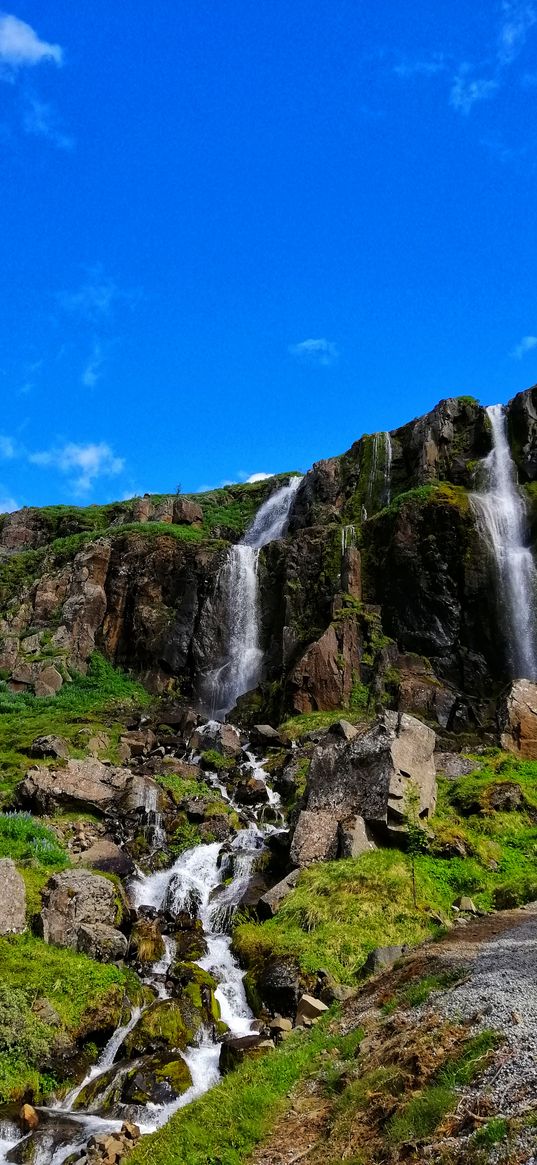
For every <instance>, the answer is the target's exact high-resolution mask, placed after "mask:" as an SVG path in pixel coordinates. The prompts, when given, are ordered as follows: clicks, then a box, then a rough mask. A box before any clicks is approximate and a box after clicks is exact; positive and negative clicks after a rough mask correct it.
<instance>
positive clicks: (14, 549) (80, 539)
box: [0, 388, 537, 731]
mask: <svg viewBox="0 0 537 1165" xmlns="http://www.w3.org/2000/svg"><path fill="white" fill-rule="evenodd" d="M508 424H509V433H510V441H511V448H512V453H513V457H514V459H515V461H516V465H517V469H518V473H519V478H520V481H521V483H522V484H523V486H524V488H525V490H526V493H527V497H528V519H529V536H530V537H532V538H533V537H535V535H536V534H537V529H536V519H535V516H534V513H535V507H534V499H535V494H534V489H535V486H534V481H535V477H536V475H537V388H532V389H528V390H527V391H526V392H523V393H520V394H519V395H518V396H516V397H515V398H514V400H513V401H511V403H510V404H509V406H508ZM490 446H491V434H490V425H489V422H488V418H487V415H486V413H485V410H484V409H483V408H482V407H481V406H480V405H479V404H478V403H477V402H476V401H474V400H473V399H472V398H470V397H460V398H455V399H450V400H446V401H442V402H441V403H440V404H439V405H437V407H436V408H435V409H433V411H432V412H431V413H429V414H427V415H426V416H424V417H421V418H419V419H418V420H416V421H413V422H410V423H409V424H407V425H404V426H403V427H402V428H400V429H397V430H395V431H393V432H392V433H390V434H376V435H373V436H364V437H361V438H360V439H359V440H358V441H357V442H356V443H355V444H354V445H353V446H352V447H351V448H350V449H349V450H348V451H347V452H346V453H344V454H343V455H342V456H340V457H335V458H331V459H330V460H328V461H321V462H318V463H317V464H316V465H314V466H313V468H312V469H311V470H310V471H309V472H308V473H307V474H306V476H305V478H304V480H303V482H302V485H301V487H300V489H299V491H298V494H297V497H296V503H295V506H294V510H293V513H292V516H291V522H290V528H289V533H288V536H287V538H286V539H285V540H284V541H279V542H276V543H273V544H272V545H269V546H268V547H267V548H266V549H265V550H264V551H262V554H261V562H260V596H261V608H262V639H263V647H264V649H265V682H264V684H263V685H262V688H261V690H260V691H259V692H258V694H257V696H256V699H255V701H254V706H255V708H256V714H258V716H259V714H260V713H264V714H265V715H272V717H273V718H274V717H275V718H277V719H279V718H281V716H282V715H283V714H284V713H285V712H286V711H291V712H292V711H296V712H308V711H313V710H327V709H336V708H345V707H349V706H352V704H353V701H354V702H356V701H359V700H362V699H364V698H366V699H368V700H369V701H372V702H373V703H375V702H378V701H381V702H383V703H385V704H387V705H388V706H391V707H395V708H397V709H399V710H407V711H417V712H419V713H420V714H422V715H424V716H425V717H426V718H428V719H430V720H431V721H432V722H434V723H437V724H439V725H440V726H441V727H442V728H443V729H446V730H449V731H461V730H465V729H468V728H472V729H473V728H474V727H475V726H476V725H478V724H486V723H488V722H490V719H491V716H492V715H493V713H494V706H495V700H496V697H497V695H498V693H499V692H500V690H501V689H502V687H503V686H504V685H505V683H506V681H507V679H508V678H509V676H508V665H507V645H506V642H505V630H506V629H505V625H504V621H503V620H502V612H501V610H500V609H499V606H498V588H497V582H496V579H495V567H494V563H493V562H492V561H491V558H490V555H489V554H488V553H487V550H486V547H485V546H484V545H483V540H482V538H481V537H480V536H479V534H478V530H477V527H476V519H475V515H474V512H473V509H472V507H471V505H470V502H469V495H470V493H471V491H472V490H474V489H476V488H478V487H479V481H480V475H481V473H482V461H483V459H484V458H485V457H486V455H487V453H488V452H489V450H490ZM280 483H281V479H274V480H272V481H269V482H263V483H260V484H258V485H256V486H242V487H241V486H236V487H228V488H227V489H225V490H221V491H216V492H213V493H209V494H205V495H199V496H198V497H197V498H187V497H175V498H174V497H160V498H158V497H144V498H138V499H134V500H133V501H132V502H129V503H118V504H117V505H112V506H107V507H89V509H87V510H84V509H82V510H77V509H76V508H74V507H61V506H60V507H55V508H52V509H51V508H49V509H44V510H32V509H26V510H22V511H19V512H18V513H15V514H10V515H6V516H5V517H4V518H3V519H2V520H1V521H2V525H1V530H0V554H1V559H0V602H1V622H0V635H1V639H0V668H1V669H2V675H3V676H4V678H5V679H6V680H7V681H8V683H9V685H10V687H11V688H12V690H15V691H21V690H34V691H35V692H36V693H37V694H42V695H45V694H50V693H51V692H54V691H56V690H58V689H59V687H60V686H61V684H62V683H64V682H66V681H67V680H68V678H69V674H70V672H72V671H73V670H74V671H82V672H83V671H84V670H85V668H86V667H87V663H88V660H89V658H90V655H91V653H92V651H93V650H94V649H95V647H97V648H99V650H100V651H102V652H103V654H104V655H105V656H106V657H107V658H108V659H109V660H110V661H111V662H112V663H114V664H116V665H121V666H122V667H124V668H127V669H130V670H133V671H134V672H136V673H137V674H138V675H140V676H141V677H142V678H143V679H144V681H145V682H146V683H147V684H148V686H149V687H150V688H151V689H153V690H155V691H164V690H166V689H175V690H178V691H179V692H181V693H182V694H184V695H186V696H188V697H190V698H195V697H196V694H197V693H198V690H199V686H200V676H202V675H203V674H204V672H205V671H207V670H208V669H209V668H210V666H211V662H212V661H214V659H215V658H217V657H218V655H219V653H220V652H221V648H222V637H223V636H224V635H225V612H224V611H223V609H222V608H223V606H224V605H225V595H222V588H221V586H220V588H219V578H220V574H219V572H220V571H221V566H222V563H223V561H224V558H225V553H226V547H227V546H228V545H229V543H230V542H232V541H236V540H237V539H238V538H239V537H240V536H241V535H242V533H243V532H244V529H245V527H246V526H247V524H248V522H249V521H250V520H251V518H252V516H253V514H254V513H255V510H256V508H257V507H258V506H259V505H260V504H261V502H262V501H263V500H264V499H265V498H266V497H267V496H268V494H269V493H270V491H271V490H274V489H275V488H277V487H278V485H279V484H280ZM250 707H252V702H251V701H250ZM246 711H247V708H246V707H244V708H243V714H244V713H245V712H246Z"/></svg>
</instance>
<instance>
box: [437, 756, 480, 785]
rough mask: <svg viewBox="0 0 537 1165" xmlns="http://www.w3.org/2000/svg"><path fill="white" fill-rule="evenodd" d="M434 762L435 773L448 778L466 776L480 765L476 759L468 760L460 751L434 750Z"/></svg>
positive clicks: (453, 778)
mask: <svg viewBox="0 0 537 1165" xmlns="http://www.w3.org/2000/svg"><path fill="white" fill-rule="evenodd" d="M434 764H435V768H436V771H437V773H440V774H441V776H443V777H448V778H449V780H455V779H456V778H457V777H466V776H468V773H473V772H475V770H476V769H478V768H479V767H480V766H479V762H478V761H475V760H473V761H472V760H469V759H468V757H466V756H462V754H461V753H460V752H435V754H434Z"/></svg>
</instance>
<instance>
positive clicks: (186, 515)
mask: <svg viewBox="0 0 537 1165" xmlns="http://www.w3.org/2000/svg"><path fill="white" fill-rule="evenodd" d="M173 522H174V524H175V525H176V526H202V525H203V510H202V508H201V506H199V505H198V504H197V502H189V501H187V500H186V498H174V502H173Z"/></svg>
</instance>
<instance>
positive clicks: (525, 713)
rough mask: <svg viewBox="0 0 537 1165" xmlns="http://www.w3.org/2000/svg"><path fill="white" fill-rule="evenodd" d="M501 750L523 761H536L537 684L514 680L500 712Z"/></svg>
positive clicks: (529, 681)
mask: <svg viewBox="0 0 537 1165" xmlns="http://www.w3.org/2000/svg"><path fill="white" fill-rule="evenodd" d="M500 720H501V726H502V738H501V743H502V748H504V749H505V750H506V752H513V753H515V755H516V756H519V757H522V758H523V759H524V760H537V684H533V683H532V682H531V680H516V682H515V683H514V684H512V686H511V689H510V691H509V693H508V695H507V697H506V699H505V703H504V706H503V708H502V709H501V712H500Z"/></svg>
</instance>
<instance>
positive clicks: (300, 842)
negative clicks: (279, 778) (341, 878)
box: [291, 809, 338, 867]
mask: <svg viewBox="0 0 537 1165" xmlns="http://www.w3.org/2000/svg"><path fill="white" fill-rule="evenodd" d="M337 852H338V821H337V818H336V817H335V816H334V814H333V813H332V812H331V811H330V810H326V811H325V810H322V809H320V810H316V811H314V812H311V811H309V810H307V809H303V810H302V812H301V814H300V816H299V818H298V822H297V826H296V829H295V832H294V836H293V841H292V844H291V861H292V863H293V865H295V866H300V867H302V866H309V865H311V863H312V862H329V861H332V860H333V859H334V858H336V857H337Z"/></svg>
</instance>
